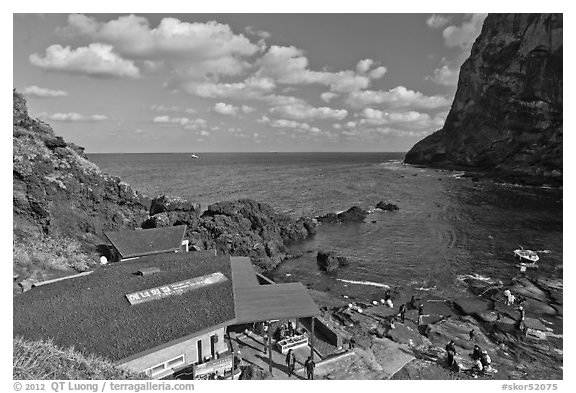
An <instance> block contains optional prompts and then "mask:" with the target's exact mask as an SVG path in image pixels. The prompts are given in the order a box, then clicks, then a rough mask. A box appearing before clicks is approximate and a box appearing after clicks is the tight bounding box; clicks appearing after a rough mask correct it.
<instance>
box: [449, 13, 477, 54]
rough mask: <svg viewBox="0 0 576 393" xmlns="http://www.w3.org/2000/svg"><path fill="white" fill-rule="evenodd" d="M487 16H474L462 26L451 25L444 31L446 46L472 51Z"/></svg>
mask: <svg viewBox="0 0 576 393" xmlns="http://www.w3.org/2000/svg"><path fill="white" fill-rule="evenodd" d="M486 16H487V14H472V15H471V16H470V19H468V20H464V21H463V22H462V24H461V25H460V26H455V25H451V26H448V27H446V28H445V29H444V31H443V32H442V36H443V37H444V45H446V46H447V47H450V48H453V47H460V48H462V49H470V48H471V47H472V44H473V43H474V40H475V39H476V37H478V35H479V34H480V31H481V30H482V24H483V23H484V19H486Z"/></svg>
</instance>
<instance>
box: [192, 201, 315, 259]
mask: <svg viewBox="0 0 576 393" xmlns="http://www.w3.org/2000/svg"><path fill="white" fill-rule="evenodd" d="M316 225H317V223H316V221H315V220H314V219H311V218H301V219H299V220H294V219H292V218H290V217H289V216H287V215H284V214H279V213H276V212H275V211H274V209H273V208H272V207H271V206H269V205H267V204H265V203H258V202H256V201H253V200H250V199H242V200H238V201H227V202H219V203H215V204H213V205H210V206H208V209H207V210H206V211H205V212H204V213H203V214H202V215H201V217H200V219H199V221H198V222H197V225H192V226H190V227H189V228H188V234H189V238H190V241H191V243H192V244H194V245H197V246H199V247H201V248H202V249H217V250H218V251H220V252H224V253H227V254H231V255H241V256H248V257H251V258H252V262H253V263H255V264H256V265H258V266H260V267H261V268H263V269H271V268H273V267H275V266H276V265H278V264H279V263H280V261H281V260H282V259H283V258H284V256H285V255H286V243H288V242H293V241H297V240H302V239H306V238H307V237H309V236H311V235H313V234H314V233H315V230H316Z"/></svg>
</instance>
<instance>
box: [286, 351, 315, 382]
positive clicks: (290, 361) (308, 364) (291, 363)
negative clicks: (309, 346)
mask: <svg viewBox="0 0 576 393" xmlns="http://www.w3.org/2000/svg"><path fill="white" fill-rule="evenodd" d="M286 366H287V367H288V377H291V376H292V374H294V368H295V367H296V356H295V355H294V351H292V350H291V349H289V350H288V353H287V354H286ZM304 368H305V369H306V377H307V379H314V369H315V368H316V363H315V362H314V359H312V356H308V359H306V361H305V362H304Z"/></svg>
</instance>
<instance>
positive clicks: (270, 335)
mask: <svg viewBox="0 0 576 393" xmlns="http://www.w3.org/2000/svg"><path fill="white" fill-rule="evenodd" d="M268 371H270V373H272V334H271V332H270V327H268Z"/></svg>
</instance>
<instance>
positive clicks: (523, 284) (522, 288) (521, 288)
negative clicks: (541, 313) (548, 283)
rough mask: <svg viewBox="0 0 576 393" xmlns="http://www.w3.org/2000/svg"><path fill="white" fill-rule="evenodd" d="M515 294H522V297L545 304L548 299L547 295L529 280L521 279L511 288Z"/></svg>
mask: <svg viewBox="0 0 576 393" xmlns="http://www.w3.org/2000/svg"><path fill="white" fill-rule="evenodd" d="M510 291H512V293H513V294H515V295H516V294H520V295H522V296H525V297H528V298H532V299H536V300H539V301H541V302H545V301H546V300H547V299H548V297H547V296H546V293H544V291H542V290H541V289H540V288H538V287H537V286H536V285H534V284H533V283H532V282H531V281H530V280H528V279H527V278H520V279H518V280H516V284H515V285H514V286H513V287H511V288H510Z"/></svg>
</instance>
